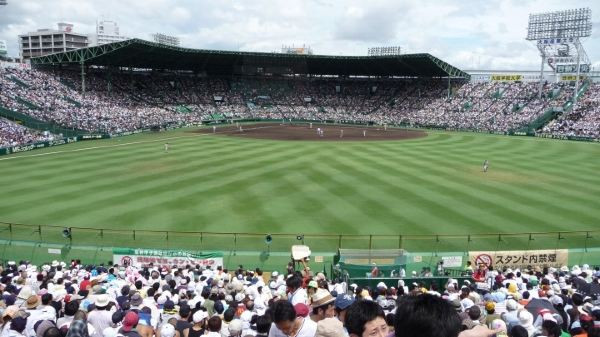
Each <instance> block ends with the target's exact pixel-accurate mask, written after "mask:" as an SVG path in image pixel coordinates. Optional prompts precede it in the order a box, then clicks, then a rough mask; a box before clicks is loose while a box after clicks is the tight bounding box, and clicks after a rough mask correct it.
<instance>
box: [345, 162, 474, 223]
mask: <svg viewBox="0 0 600 337" xmlns="http://www.w3.org/2000/svg"><path fill="white" fill-rule="evenodd" d="M340 151H342V150H340ZM343 152H344V153H346V154H347V155H348V156H349V155H351V154H352V153H354V154H355V155H356V156H357V157H359V158H361V159H362V160H360V161H359V162H361V163H363V168H362V170H358V169H356V168H354V166H355V165H356V164H355V163H353V162H351V161H348V160H345V158H347V156H340V158H344V160H342V159H338V162H339V163H340V165H339V169H340V170H343V171H345V172H352V174H353V175H354V176H356V177H359V178H360V179H361V181H363V179H364V181H365V182H366V183H367V184H366V186H370V185H373V186H377V187H378V188H377V189H375V190H373V191H370V192H371V193H375V194H376V195H377V194H379V195H381V194H382V193H385V197H384V198H383V199H382V201H381V202H382V203H388V202H389V203H390V204H391V203H393V200H394V198H395V196H406V199H405V200H406V201H409V202H410V206H411V207H413V210H417V209H418V210H421V211H422V212H421V214H420V215H419V218H420V219H421V226H431V225H435V224H437V223H439V222H441V221H442V219H444V220H445V221H448V219H449V218H450V219H452V221H456V222H462V223H470V224H473V225H477V224H479V225H483V223H480V221H479V220H478V219H475V218H471V217H470V216H469V215H465V214H463V213H460V212H456V211H454V210H453V209H451V208H449V207H447V206H446V205H443V204H441V203H439V202H438V201H437V200H436V198H435V197H432V196H431V195H430V194H428V193H427V191H426V190H424V189H423V188H422V187H420V186H418V185H413V184H412V183H411V182H408V181H406V180H405V181H403V182H402V183H394V182H396V181H397V180H396V179H394V178H393V177H392V176H389V173H387V174H386V172H389V168H384V167H382V166H381V165H379V164H378V163H379V160H383V159H381V157H382V156H376V157H367V154H366V153H365V152H363V151H352V152H349V151H346V150H343ZM373 166H376V168H375V169H374V172H369V171H370V170H368V168H369V167H373ZM371 170H373V169H371ZM363 171H367V172H363ZM386 175H388V176H389V177H388V178H386ZM387 189H392V191H391V192H388V191H387ZM390 199H391V200H390ZM388 200H389V201H388ZM397 209H398V208H397ZM410 211H411V210H410V209H407V210H404V212H410ZM415 229H417V230H420V228H415Z"/></svg>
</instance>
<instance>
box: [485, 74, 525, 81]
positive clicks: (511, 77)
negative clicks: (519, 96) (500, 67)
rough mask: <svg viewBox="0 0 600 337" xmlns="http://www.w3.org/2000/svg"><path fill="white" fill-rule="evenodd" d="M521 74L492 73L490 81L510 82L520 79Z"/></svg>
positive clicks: (521, 77)
mask: <svg viewBox="0 0 600 337" xmlns="http://www.w3.org/2000/svg"><path fill="white" fill-rule="evenodd" d="M522 80H523V75H492V81H499V82H511V81H522Z"/></svg>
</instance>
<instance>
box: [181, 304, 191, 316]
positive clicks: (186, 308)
mask: <svg viewBox="0 0 600 337" xmlns="http://www.w3.org/2000/svg"><path fill="white" fill-rule="evenodd" d="M191 312H192V309H191V308H190V306H189V305H187V304H185V305H182V306H181V307H179V316H181V318H186V317H188V316H189V315H190V313H191Z"/></svg>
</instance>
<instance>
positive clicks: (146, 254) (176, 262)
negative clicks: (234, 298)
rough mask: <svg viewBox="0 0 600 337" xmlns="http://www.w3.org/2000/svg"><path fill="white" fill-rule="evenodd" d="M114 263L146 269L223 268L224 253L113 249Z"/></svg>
mask: <svg viewBox="0 0 600 337" xmlns="http://www.w3.org/2000/svg"><path fill="white" fill-rule="evenodd" d="M113 261H114V262H115V263H118V264H120V265H133V266H136V267H145V266H148V265H150V264H152V265H154V266H160V267H172V266H178V267H183V266H185V265H188V264H189V265H200V266H204V267H211V268H216V267H219V266H223V253H222V252H211V253H199V252H190V251H183V250H159V249H129V248H115V249H113Z"/></svg>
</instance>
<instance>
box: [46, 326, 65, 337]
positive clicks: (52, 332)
mask: <svg viewBox="0 0 600 337" xmlns="http://www.w3.org/2000/svg"><path fill="white" fill-rule="evenodd" d="M43 337H61V333H60V330H58V328H57V327H55V326H53V327H51V328H48V329H46V331H45V332H44V335H43Z"/></svg>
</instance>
